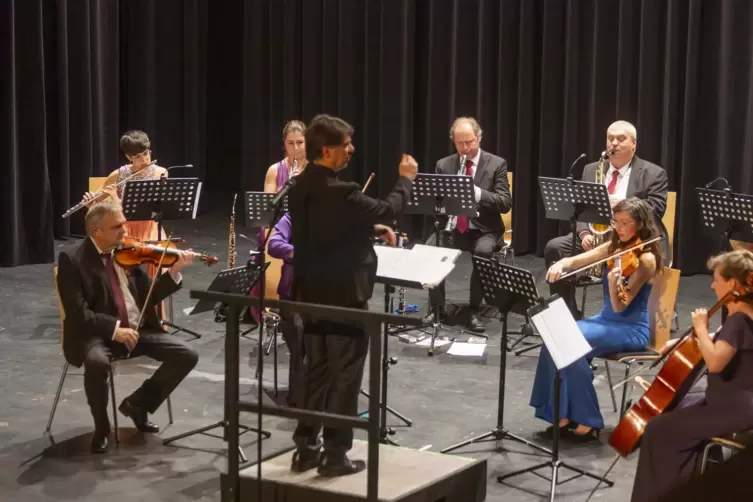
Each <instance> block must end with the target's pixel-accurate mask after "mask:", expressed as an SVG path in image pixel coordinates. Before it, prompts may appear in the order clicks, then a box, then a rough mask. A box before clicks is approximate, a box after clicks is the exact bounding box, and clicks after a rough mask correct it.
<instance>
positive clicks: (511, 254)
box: [510, 247, 515, 267]
mask: <svg viewBox="0 0 753 502" xmlns="http://www.w3.org/2000/svg"><path fill="white" fill-rule="evenodd" d="M510 265H512V266H513V267H514V266H515V250H514V249H513V248H512V247H511V248H510Z"/></svg>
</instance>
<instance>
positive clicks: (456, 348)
mask: <svg viewBox="0 0 753 502" xmlns="http://www.w3.org/2000/svg"><path fill="white" fill-rule="evenodd" d="M484 350H486V344H485V343H465V342H453V343H452V346H450V348H449V349H448V350H447V353H448V354H450V355H452V356H474V357H481V356H483V355H484Z"/></svg>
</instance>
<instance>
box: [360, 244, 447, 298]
mask: <svg viewBox="0 0 753 502" xmlns="http://www.w3.org/2000/svg"><path fill="white" fill-rule="evenodd" d="M374 250H375V251H376V254H377V257H378V258H379V265H378V267H377V277H379V278H380V279H386V280H395V281H397V282H403V283H411V284H412V286H411V287H416V288H424V287H430V288H431V287H434V286H436V285H438V284H439V283H441V282H442V281H443V280H444V279H445V277H447V275H448V274H449V273H450V272H451V271H452V269H453V268H455V261H456V260H457V259H458V256H460V251H459V250H457V249H448V248H441V247H435V246H424V245H423V244H416V245H415V246H413V248H412V249H403V248H393V247H389V246H374Z"/></svg>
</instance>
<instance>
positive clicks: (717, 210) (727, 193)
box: [695, 187, 753, 242]
mask: <svg viewBox="0 0 753 502" xmlns="http://www.w3.org/2000/svg"><path fill="white" fill-rule="evenodd" d="M695 191H696V196H697V197H698V204H699V205H700V206H701V217H702V219H703V226H704V228H705V229H706V231H707V232H711V233H718V232H721V234H722V235H723V236H724V238H725V239H727V241H729V240H736V241H744V242H753V195H745V194H740V193H733V192H732V190H731V189H730V188H729V187H727V188H725V189H724V190H710V189H708V188H696V189H695Z"/></svg>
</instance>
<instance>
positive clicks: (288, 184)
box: [268, 176, 298, 209]
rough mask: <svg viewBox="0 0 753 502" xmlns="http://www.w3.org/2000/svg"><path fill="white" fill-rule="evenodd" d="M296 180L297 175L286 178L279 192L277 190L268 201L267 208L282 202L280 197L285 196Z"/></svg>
mask: <svg viewBox="0 0 753 502" xmlns="http://www.w3.org/2000/svg"><path fill="white" fill-rule="evenodd" d="M296 181H298V177H297V176H294V177H292V178H288V181H286V182H285V184H284V185H282V188H281V189H280V191H279V192H277V195H275V197H274V199H272V200H271V201H270V202H269V206H268V207H269V208H270V209H274V208H276V207H277V206H279V205H280V202H282V199H284V198H285V196H286V195H287V194H288V192H289V191H290V189H291V188H293V187H294V186H295V183H296Z"/></svg>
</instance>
